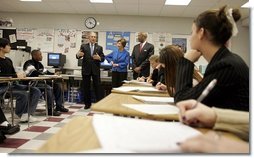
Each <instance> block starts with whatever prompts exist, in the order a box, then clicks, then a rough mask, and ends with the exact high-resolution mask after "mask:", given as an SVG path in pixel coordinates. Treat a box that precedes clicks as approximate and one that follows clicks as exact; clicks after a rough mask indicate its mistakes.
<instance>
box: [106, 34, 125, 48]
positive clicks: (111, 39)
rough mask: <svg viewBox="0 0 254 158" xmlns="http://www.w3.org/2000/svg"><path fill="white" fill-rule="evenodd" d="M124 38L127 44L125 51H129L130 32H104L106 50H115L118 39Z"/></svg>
mask: <svg viewBox="0 0 254 158" xmlns="http://www.w3.org/2000/svg"><path fill="white" fill-rule="evenodd" d="M121 38H124V39H125V40H126V41H127V43H126V46H125V49H126V50H127V51H129V50H130V32H115V31H107V32H106V50H112V51H113V50H117V49H118V48H117V46H116V43H117V41H118V40H119V39H121Z"/></svg>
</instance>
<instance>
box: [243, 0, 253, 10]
mask: <svg viewBox="0 0 254 158" xmlns="http://www.w3.org/2000/svg"><path fill="white" fill-rule="evenodd" d="M251 6H252V7H253V4H251V3H250V1H248V2H247V3H245V4H244V5H242V6H241V7H242V8H251Z"/></svg>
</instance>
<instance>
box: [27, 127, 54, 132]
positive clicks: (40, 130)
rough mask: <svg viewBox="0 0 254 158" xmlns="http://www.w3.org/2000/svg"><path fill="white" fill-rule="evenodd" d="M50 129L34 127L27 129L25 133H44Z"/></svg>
mask: <svg viewBox="0 0 254 158" xmlns="http://www.w3.org/2000/svg"><path fill="white" fill-rule="evenodd" d="M49 128H50V127H43V126H32V127H29V128H27V129H25V130H24V131H30V132H44V131H46V130H47V129H49Z"/></svg>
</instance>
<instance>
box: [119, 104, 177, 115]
mask: <svg viewBox="0 0 254 158" xmlns="http://www.w3.org/2000/svg"><path fill="white" fill-rule="evenodd" d="M122 106H125V107H127V108H130V109H134V110H136V111H139V112H143V113H146V114H151V115H163V114H178V113H179V109H178V108H177V107H176V106H174V105H169V104H158V105H155V104H122Z"/></svg>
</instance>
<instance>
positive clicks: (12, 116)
mask: <svg viewBox="0 0 254 158" xmlns="http://www.w3.org/2000/svg"><path fill="white" fill-rule="evenodd" d="M8 86H9V87H8V89H9V91H10V99H11V124H12V125H13V126H14V106H13V95H12V81H9V82H8Z"/></svg>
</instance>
